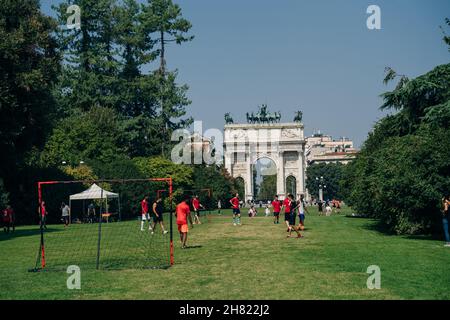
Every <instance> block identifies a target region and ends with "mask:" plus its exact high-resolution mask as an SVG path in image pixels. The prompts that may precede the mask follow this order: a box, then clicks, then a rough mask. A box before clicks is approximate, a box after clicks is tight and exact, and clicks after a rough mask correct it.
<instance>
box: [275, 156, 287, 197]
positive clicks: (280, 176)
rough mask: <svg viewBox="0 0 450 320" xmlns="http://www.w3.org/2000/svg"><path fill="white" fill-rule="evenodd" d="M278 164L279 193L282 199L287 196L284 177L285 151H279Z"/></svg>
mask: <svg viewBox="0 0 450 320" xmlns="http://www.w3.org/2000/svg"><path fill="white" fill-rule="evenodd" d="M278 164H279V165H278V166H277V194H278V196H279V197H280V199H284V197H285V196H286V190H285V188H286V179H285V177H284V175H285V172H284V171H285V170H284V155H283V151H280V152H279V153H278Z"/></svg>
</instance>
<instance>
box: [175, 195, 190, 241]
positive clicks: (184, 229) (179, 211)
mask: <svg viewBox="0 0 450 320" xmlns="http://www.w3.org/2000/svg"><path fill="white" fill-rule="evenodd" d="M189 202H190V197H189V196H185V197H184V200H183V201H182V202H181V203H179V204H178V205H177V207H176V209H175V215H176V217H177V226H178V232H179V233H180V240H181V248H182V249H185V248H187V246H186V242H187V235H188V232H189V227H188V223H187V222H188V220H189V222H190V224H191V227H192V228H194V224H193V223H192V217H191V209H190V208H189Z"/></svg>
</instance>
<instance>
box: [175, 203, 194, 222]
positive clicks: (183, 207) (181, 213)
mask: <svg viewBox="0 0 450 320" xmlns="http://www.w3.org/2000/svg"><path fill="white" fill-rule="evenodd" d="M175 211H176V214H177V224H179V225H183V224H187V216H188V214H190V213H191V209H189V205H188V204H187V203H186V202H181V203H180V204H179V205H177V208H176V210H175Z"/></svg>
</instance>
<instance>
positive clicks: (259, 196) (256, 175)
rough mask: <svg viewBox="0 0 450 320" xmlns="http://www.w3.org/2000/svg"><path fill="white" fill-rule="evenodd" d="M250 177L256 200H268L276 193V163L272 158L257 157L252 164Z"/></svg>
mask: <svg viewBox="0 0 450 320" xmlns="http://www.w3.org/2000/svg"><path fill="white" fill-rule="evenodd" d="M252 177H253V184H252V185H253V195H254V199H255V200H256V201H268V200H271V199H272V198H273V196H274V195H275V194H277V165H276V162H275V161H274V160H273V159H272V158H270V157H267V156H262V157H259V158H258V159H257V160H256V161H255V164H254V165H253V175H252Z"/></svg>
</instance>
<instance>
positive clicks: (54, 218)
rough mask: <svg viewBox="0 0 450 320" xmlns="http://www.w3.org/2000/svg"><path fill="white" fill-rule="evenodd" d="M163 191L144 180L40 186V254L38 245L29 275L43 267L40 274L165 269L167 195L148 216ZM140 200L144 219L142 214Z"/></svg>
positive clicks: (167, 252)
mask: <svg viewBox="0 0 450 320" xmlns="http://www.w3.org/2000/svg"><path fill="white" fill-rule="evenodd" d="M163 188H167V189H168V183H167V182H165V181H149V180H139V181H136V180H120V181H112V180H109V181H103V182H96V183H80V182H71V183H57V184H48V185H46V184H44V185H42V187H41V195H42V198H41V200H42V202H41V203H42V206H40V207H39V208H38V215H39V217H40V218H39V220H40V221H41V223H40V224H41V228H42V233H43V237H42V238H43V239H42V242H43V249H44V250H42V246H41V245H40V246H39V253H38V256H37V259H36V264H35V269H34V270H39V269H40V268H41V267H42V265H43V263H44V262H45V267H44V268H43V269H44V270H66V269H67V267H68V266H70V265H76V266H79V267H80V268H98V269H127V268H166V267H169V266H170V239H171V232H170V231H171V227H170V221H171V219H170V216H171V211H172V209H171V205H170V201H169V198H170V195H169V193H168V192H167V193H165V194H161V195H160V196H161V198H162V199H161V207H160V208H161V212H162V214H160V215H159V217H158V216H156V215H155V214H153V213H152V211H153V210H152V207H153V203H154V202H155V201H156V198H157V196H156V195H157V190H159V189H163ZM146 197H147V199H146V201H147V205H145V204H144V207H147V208H148V210H147V212H148V214H142V205H143V203H142V201H143V200H144V198H146ZM43 212H45V215H43V214H42V213H43ZM43 216H44V218H42V217H43Z"/></svg>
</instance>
